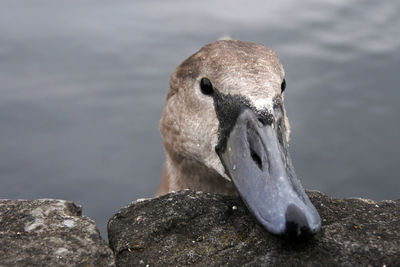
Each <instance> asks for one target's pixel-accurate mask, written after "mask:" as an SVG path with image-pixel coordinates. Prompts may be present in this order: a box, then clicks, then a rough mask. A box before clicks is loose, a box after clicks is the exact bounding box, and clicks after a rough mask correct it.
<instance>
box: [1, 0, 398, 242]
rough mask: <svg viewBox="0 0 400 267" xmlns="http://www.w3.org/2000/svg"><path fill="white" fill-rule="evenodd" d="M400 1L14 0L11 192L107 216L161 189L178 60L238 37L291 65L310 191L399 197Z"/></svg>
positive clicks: (8, 71)
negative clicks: (163, 122) (164, 127)
mask: <svg viewBox="0 0 400 267" xmlns="http://www.w3.org/2000/svg"><path fill="white" fill-rule="evenodd" d="M399 14H400V2H399V1H397V0H388V1H344V0H330V1H317V0H306V1H294V0H283V1H228V0H225V1H211V0H208V1H183V0H182V1H178V0H175V1H117V2H115V1H99V0H96V1H94V0H93V1H79V2H75V1H66V0H63V1H53V0H46V1H43V0H39V1H17V0H11V1H4V0H3V1H1V3H0V198H24V199H36V198H61V199H69V200H73V201H76V202H78V203H80V204H82V205H83V207H84V214H85V215H88V216H90V217H91V218H93V219H94V220H96V223H97V225H98V226H99V228H100V230H101V231H102V233H103V235H105V229H106V221H107V220H108V218H109V217H111V216H112V214H113V213H114V212H116V211H117V210H118V209H119V208H121V207H122V206H124V205H126V204H128V203H130V202H131V201H133V200H135V199H137V198H142V197H151V196H153V194H154V193H155V192H156V189H157V187H158V184H159V180H160V177H161V169H162V164H163V160H164V154H163V153H164V152H163V148H162V143H161V137H160V134H159V132H158V122H159V118H160V116H161V111H162V106H163V104H164V100H165V95H166V92H167V90H168V79H169V75H170V73H171V72H172V71H173V70H174V68H175V67H176V66H177V65H178V64H179V63H180V62H181V61H183V60H184V59H185V58H186V57H188V56H189V55H191V54H193V53H194V52H195V51H197V50H198V49H199V48H200V47H201V46H203V45H204V44H206V43H210V42H213V41H215V40H216V39H218V38H219V37H221V36H222V35H225V34H229V35H230V36H232V37H233V38H234V39H241V40H244V41H253V42H259V43H263V44H266V45H268V46H270V47H271V48H273V49H274V50H275V51H276V52H277V53H278V55H279V56H280V59H281V61H282V63H283V65H284V67H285V70H286V80H287V83H288V87H287V91H286V108H287V111H288V115H289V119H290V121H291V125H292V138H291V147H290V149H291V153H292V158H293V162H294V165H295V167H296V171H297V174H298V176H299V177H300V178H301V180H302V183H303V185H304V186H305V187H306V188H308V189H317V190H320V191H322V192H324V193H326V194H328V195H330V196H334V197H365V198H372V199H374V200H382V199H398V198H400V179H399V178H400V177H399V174H398V167H399V165H400V161H399V151H400V139H399V136H400V124H399V121H400V120H399V114H400V105H399V102H400V90H399V89H400V88H399V84H400V74H399V73H400V72H399V70H400V49H399V48H400V16H399Z"/></svg>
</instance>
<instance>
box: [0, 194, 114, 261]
mask: <svg viewBox="0 0 400 267" xmlns="http://www.w3.org/2000/svg"><path fill="white" fill-rule="evenodd" d="M81 214H82V209H81V207H80V206H77V205H76V204H74V203H73V202H70V201H65V200H53V199H39V200H32V201H30V200H0V266H114V265H115V264H114V262H115V261H114V256H113V254H112V251H111V249H110V248H109V247H108V246H107V244H106V243H105V242H104V240H103V239H102V238H101V236H100V234H99V231H98V229H97V228H96V225H95V224H94V222H93V221H92V220H90V219H89V218H87V217H85V216H81Z"/></svg>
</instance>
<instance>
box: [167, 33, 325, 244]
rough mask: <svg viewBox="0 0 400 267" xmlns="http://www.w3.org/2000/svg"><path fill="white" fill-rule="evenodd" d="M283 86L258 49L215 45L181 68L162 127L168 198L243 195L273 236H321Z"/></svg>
mask: <svg viewBox="0 0 400 267" xmlns="http://www.w3.org/2000/svg"><path fill="white" fill-rule="evenodd" d="M285 86H286V84H285V80H284V70H283V68H282V65H281V64H280V62H279V60H278V57H277V56H276V54H275V53H274V52H273V51H272V50H271V49H269V48H267V47H265V46H263V45H260V44H256V43H247V42H241V41H232V40H224V41H217V42H215V43H212V44H209V45H206V46H204V47H203V48H202V49H200V50H199V51H198V52H197V53H195V54H194V55H192V56H191V57H189V58H188V59H186V60H185V61H184V62H183V63H182V64H181V65H179V66H178V67H177V68H176V70H175V71H174V72H173V73H172V75H171V80H170V89H169V92H168V95H167V100H166V104H165V107H164V111H163V115H162V119H161V123H160V130H161V134H162V137H163V142H164V147H165V150H166V153H167V161H166V166H165V170H164V179H166V181H168V182H167V183H168V191H172V190H174V191H176V190H179V189H184V188H190V189H193V190H198V191H206V192H217V193H223V194H235V193H236V192H238V193H239V194H240V196H241V197H242V199H243V201H244V202H245V203H246V205H247V207H248V208H249V210H250V211H251V212H252V214H253V215H254V216H255V217H256V219H257V220H258V221H259V222H260V223H261V224H262V225H263V226H264V227H265V228H266V229H267V230H268V231H270V232H272V233H274V234H284V233H287V234H289V235H290V236H296V237H298V236H301V237H304V236H310V235H312V234H314V233H316V232H318V231H319V229H320V227H321V219H320V217H319V215H318V212H317V211H316V209H315V207H314V206H313V205H312V204H311V202H310V200H309V198H308V197H307V195H306V194H305V192H304V189H303V188H302V186H301V184H300V182H299V180H298V179H297V177H296V174H295V172H294V168H293V166H292V163H291V159H290V156H289V153H288V141H289V132H290V130H289V123H288V120H287V117H286V112H285V108H284V105H283V95H282V93H283V91H284V89H285Z"/></svg>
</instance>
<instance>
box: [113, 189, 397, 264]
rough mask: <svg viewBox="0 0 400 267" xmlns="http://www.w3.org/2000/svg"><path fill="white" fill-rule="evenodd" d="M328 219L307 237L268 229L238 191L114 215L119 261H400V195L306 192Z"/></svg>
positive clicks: (154, 203)
mask: <svg viewBox="0 0 400 267" xmlns="http://www.w3.org/2000/svg"><path fill="white" fill-rule="evenodd" d="M308 194H309V196H310V198H311V200H312V202H313V203H314V205H315V206H316V207H317V209H318V211H319V213H320V215H321V217H322V219H323V226H322V230H321V232H320V233H319V234H317V235H316V236H315V237H314V238H312V239H311V240H308V241H306V242H292V241H290V240H287V239H284V238H282V237H277V236H273V235H271V234H269V233H267V232H266V231H265V230H264V229H263V228H262V227H261V226H259V225H258V224H257V222H256V221H255V220H254V219H253V217H252V216H251V215H250V214H249V212H248V211H247V209H246V207H245V206H244V204H243V202H242V201H241V200H240V199H239V198H238V197H229V196H221V195H213V194H206V193H195V192H191V191H181V192H178V193H170V194H167V195H165V196H162V197H159V198H155V199H151V200H144V201H137V202H134V203H132V204H130V205H128V206H126V207H124V208H122V209H121V210H120V211H119V212H118V213H116V214H115V215H114V216H113V217H112V218H111V219H110V220H109V222H108V237H109V241H110V245H111V248H112V249H113V250H114V252H115V255H116V263H117V266H135V265H138V266H145V265H147V264H148V265H149V266H185V265H198V266H210V265H211V266H218V265H232V266H260V265H263V266H265V265H273V266H275V265H276V266H323V265H326V266H384V265H386V266H400V202H399V201H382V202H379V203H375V202H373V201H371V200H365V199H332V198H329V197H327V196H325V195H323V194H321V193H319V192H315V191H313V192H308Z"/></svg>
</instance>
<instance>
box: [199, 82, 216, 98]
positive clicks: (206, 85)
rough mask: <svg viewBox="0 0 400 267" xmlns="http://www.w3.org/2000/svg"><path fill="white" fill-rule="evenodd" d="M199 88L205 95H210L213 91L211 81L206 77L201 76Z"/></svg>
mask: <svg viewBox="0 0 400 267" xmlns="http://www.w3.org/2000/svg"><path fill="white" fill-rule="evenodd" d="M200 89H201V92H202V93H203V94H205V95H212V94H213V93H214V88H213V86H212V84H211V81H210V80H209V79H207V78H201V80H200Z"/></svg>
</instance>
